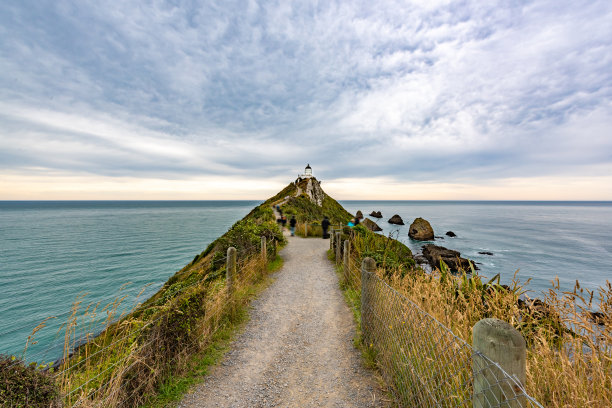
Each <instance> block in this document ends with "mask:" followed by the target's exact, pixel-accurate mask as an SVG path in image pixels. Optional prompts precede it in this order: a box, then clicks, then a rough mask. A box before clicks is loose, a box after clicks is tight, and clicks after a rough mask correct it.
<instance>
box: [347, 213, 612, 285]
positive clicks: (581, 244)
mask: <svg viewBox="0 0 612 408" xmlns="http://www.w3.org/2000/svg"><path fill="white" fill-rule="evenodd" d="M340 203H341V204H342V205H343V206H344V208H346V209H347V210H348V211H349V212H351V213H353V214H354V213H355V212H357V210H361V211H362V212H363V214H364V216H367V214H369V213H370V212H371V211H381V212H382V215H383V218H382V219H381V220H380V221H378V222H377V223H378V225H379V226H380V227H381V228H383V232H382V234H385V235H389V233H392V234H393V236H394V237H396V238H398V239H399V240H400V241H402V242H404V243H405V244H407V245H408V246H409V247H410V249H411V250H412V251H413V252H415V253H418V252H420V251H421V247H422V245H423V244H424V243H422V242H418V241H413V240H411V239H409V238H408V228H409V226H410V224H411V223H412V221H414V219H415V218H417V217H423V218H425V219H426V220H428V221H429V222H430V223H431V226H432V228H433V230H434V233H435V235H436V236H442V237H444V239H436V240H435V242H434V243H435V244H436V245H440V246H443V247H446V248H449V249H455V250H457V251H459V252H461V255H462V256H464V257H467V258H469V259H472V260H474V261H475V262H477V263H479V265H478V266H479V268H480V269H481V270H480V272H479V273H481V274H482V275H485V276H488V277H493V276H495V275H496V274H497V273H499V274H500V276H501V281H502V283H508V282H510V281H511V280H512V278H513V276H514V273H515V272H516V271H517V270H519V272H518V274H517V276H518V277H519V278H520V279H521V280H522V281H523V282H524V281H526V280H527V279H529V278H531V282H530V283H529V288H530V289H531V290H532V293H530V295H531V296H532V297H534V296H537V295H538V293H540V292H541V291H544V290H547V289H549V288H550V287H551V281H552V280H553V279H554V278H555V277H556V276H558V277H559V281H560V284H561V287H562V288H565V289H566V290H571V289H573V287H574V284H575V282H576V280H579V281H580V284H581V285H582V286H583V287H587V288H590V289H595V288H597V287H599V286H601V285H604V284H605V283H606V280H607V279H608V280H612V202H518V201H516V202H477V201H471V202H470V201H340ZM394 214H398V215H400V216H401V217H402V219H403V221H404V223H405V224H406V225H404V226H397V225H393V224H389V223H388V222H387V220H388V219H389V218H391V217H392V216H393V215H394ZM368 218H371V217H368ZM372 220H373V221H377V220H376V219H374V218H372ZM447 231H453V232H454V233H456V234H457V237H456V238H449V237H447V236H446V235H445V233H446V232H447ZM485 251H488V252H492V253H493V255H492V256H489V255H482V254H479V253H478V252H485Z"/></svg>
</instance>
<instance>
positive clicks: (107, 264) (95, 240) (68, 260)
mask: <svg viewBox="0 0 612 408" xmlns="http://www.w3.org/2000/svg"><path fill="white" fill-rule="evenodd" d="M339 202H340V204H341V205H343V206H344V207H345V208H346V209H347V210H348V211H349V212H351V213H353V214H354V213H356V211H357V210H360V211H362V212H363V214H364V215H366V216H367V214H369V213H370V212H371V211H381V213H382V215H383V218H382V219H380V220H376V219H373V220H374V221H377V222H378V224H379V225H380V226H381V227H382V228H383V232H382V234H385V235H388V236H392V237H394V238H396V239H398V240H400V241H402V242H404V243H405V244H406V245H408V246H409V247H410V248H411V249H412V251H413V252H414V253H419V252H420V251H421V247H422V245H423V244H424V243H422V242H416V241H412V240H410V239H409V238H408V227H409V225H410V223H411V222H412V221H413V220H414V219H415V218H417V217H423V218H425V219H426V220H428V221H429V222H430V223H431V225H432V227H433V229H434V232H435V235H436V236H438V237H439V238H436V240H435V242H434V243H435V244H436V245H441V246H444V247H446V248H449V249H455V250H458V251H460V252H461V255H462V256H464V257H467V258H470V259H472V260H474V261H475V262H476V263H477V265H478V267H479V268H480V271H479V273H480V274H482V275H484V276H486V277H489V278H491V277H493V276H495V275H496V274H499V275H500V278H501V282H502V283H509V282H511V281H512V279H513V278H514V277H515V276H516V278H518V279H520V280H521V281H523V282H525V281H527V280H530V281H529V284H528V289H529V290H530V292H529V295H530V296H531V297H537V296H538V295H539V294H541V293H542V292H543V291H546V290H547V289H548V288H550V287H551V281H552V280H553V279H555V278H557V277H558V279H559V282H560V285H561V288H562V289H566V290H571V289H572V288H573V287H574V284H575V282H576V280H578V281H579V282H580V284H581V286H582V287H586V288H589V289H597V288H598V287H600V286H602V285H605V284H606V281H607V280H612V202H573V201H572V202H542V201H538V202H518V201H512V202H500V201H490V202H489V201H346V200H344V201H343V200H341V201H339ZM259 203H260V202H258V201H3V202H2V201H0V354H10V355H16V356H19V357H23V358H25V359H26V360H28V361H37V362H51V361H54V360H56V359H57V358H59V357H60V356H61V354H62V348H63V339H64V330H65V327H64V323H65V322H66V320H67V318H68V316H69V315H70V313H71V310H72V308H73V307H74V305H75V304H78V305H79V311H80V313H82V312H83V311H84V310H85V309H86V308H87V307H88V306H89V307H90V310H92V308H93V307H95V305H99V306H98V309H97V310H98V315H99V318H100V319H101V320H102V319H103V318H104V316H105V312H104V311H103V308H104V306H106V305H108V304H112V303H113V301H115V300H116V299H119V298H123V300H122V302H121V304H120V306H119V307H118V310H119V312H127V311H129V310H130V309H131V308H132V307H134V305H135V304H138V303H139V302H142V301H144V300H146V299H147V298H148V297H150V296H151V295H152V294H154V293H155V292H156V291H157V290H159V288H160V287H161V286H162V285H163V284H164V282H165V281H166V280H167V279H168V278H169V277H170V276H172V275H173V274H174V273H175V272H176V271H178V270H180V269H181V268H182V267H183V266H185V265H186V264H188V263H189V262H191V260H192V259H193V258H194V256H195V255H197V254H199V253H200V252H202V251H203V250H204V249H205V248H206V246H207V245H208V244H209V243H210V242H212V241H213V240H214V239H216V238H217V237H219V236H220V235H222V234H223V233H225V232H226V231H227V230H228V229H229V228H230V227H231V226H232V225H233V224H234V223H235V222H236V221H238V220H239V219H241V218H242V217H244V216H245V215H246V214H247V213H248V212H249V211H250V210H251V209H252V208H253V207H255V206H256V205H258V204H259ZM394 214H398V215H399V216H401V217H402V219H403V220H404V222H405V224H406V225H404V226H397V225H392V224H389V223H388V222H387V220H388V219H389V218H390V217H391V216H393V215H394ZM447 231H453V232H454V233H455V234H456V237H454V238H451V237H448V236H447V235H445V234H446V232H447ZM481 252H488V253H491V254H492V255H487V254H482V253H481ZM41 324H42V326H41ZM95 324H96V323H95V322H94V323H93V324H91V323H90V326H89V327H88V330H90V331H91V332H92V333H94V334H95V331H96V330H97V329H98V328H97V327H95ZM28 337H29V339H28ZM26 342H27V350H26Z"/></svg>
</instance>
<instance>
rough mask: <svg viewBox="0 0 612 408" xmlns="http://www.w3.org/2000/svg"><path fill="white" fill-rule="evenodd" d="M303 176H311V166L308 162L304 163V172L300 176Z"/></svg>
mask: <svg viewBox="0 0 612 408" xmlns="http://www.w3.org/2000/svg"><path fill="white" fill-rule="evenodd" d="M302 177H303V178H311V177H312V167H310V163H308V164H307V165H306V168H305V169H304V174H303V176H302Z"/></svg>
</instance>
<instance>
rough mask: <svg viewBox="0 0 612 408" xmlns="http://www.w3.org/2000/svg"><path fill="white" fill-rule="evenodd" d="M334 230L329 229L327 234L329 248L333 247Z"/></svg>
mask: <svg viewBox="0 0 612 408" xmlns="http://www.w3.org/2000/svg"><path fill="white" fill-rule="evenodd" d="M335 234H336V232H335V231H334V229H333V228H332V229H331V233H330V234H329V249H334V235H335Z"/></svg>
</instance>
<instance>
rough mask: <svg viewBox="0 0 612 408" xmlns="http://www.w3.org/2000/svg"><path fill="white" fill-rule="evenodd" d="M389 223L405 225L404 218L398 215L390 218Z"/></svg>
mask: <svg viewBox="0 0 612 408" xmlns="http://www.w3.org/2000/svg"><path fill="white" fill-rule="evenodd" d="M388 222H389V224H396V225H404V220H402V217H400V216H399V215H397V214H395V215H394V216H393V217H391V218H389V221H388Z"/></svg>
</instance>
